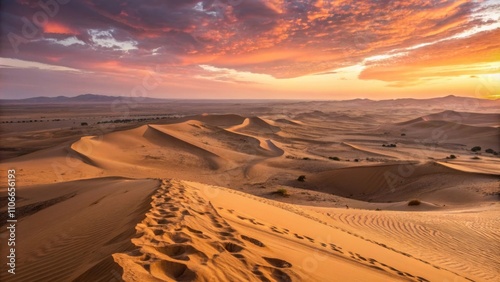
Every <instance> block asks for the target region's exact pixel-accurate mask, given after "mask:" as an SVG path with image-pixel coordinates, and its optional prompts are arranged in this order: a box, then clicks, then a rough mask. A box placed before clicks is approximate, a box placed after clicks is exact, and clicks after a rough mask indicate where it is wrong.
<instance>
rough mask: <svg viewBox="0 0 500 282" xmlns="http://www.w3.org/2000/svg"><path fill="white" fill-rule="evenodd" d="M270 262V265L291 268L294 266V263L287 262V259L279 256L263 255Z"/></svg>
mask: <svg viewBox="0 0 500 282" xmlns="http://www.w3.org/2000/svg"><path fill="white" fill-rule="evenodd" d="M262 258H263V259H265V260H266V261H267V263H269V264H270V265H272V266H274V267H278V268H290V267H292V264H291V263H289V262H287V261H286V260H282V259H279V258H268V257H262Z"/></svg>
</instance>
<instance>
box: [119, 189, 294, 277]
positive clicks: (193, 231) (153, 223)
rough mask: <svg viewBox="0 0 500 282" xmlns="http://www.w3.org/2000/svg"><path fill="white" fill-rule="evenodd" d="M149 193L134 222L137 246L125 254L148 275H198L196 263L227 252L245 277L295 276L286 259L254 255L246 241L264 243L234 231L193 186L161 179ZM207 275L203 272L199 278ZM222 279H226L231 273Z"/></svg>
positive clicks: (209, 262) (210, 264)
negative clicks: (143, 209)
mask: <svg viewBox="0 0 500 282" xmlns="http://www.w3.org/2000/svg"><path fill="white" fill-rule="evenodd" d="M152 198H153V201H152V203H151V205H152V209H151V210H150V211H149V212H148V213H147V214H146V218H145V219H144V220H143V221H142V222H141V223H139V224H138V225H137V226H136V229H137V233H138V234H137V238H135V239H133V240H132V242H133V243H134V244H135V245H136V246H137V247H138V249H136V250H134V251H132V252H129V253H128V254H127V255H128V256H129V257H131V258H133V260H134V262H135V263H137V264H139V265H141V266H142V267H143V268H144V269H145V270H146V271H147V272H149V273H150V274H151V275H152V276H153V277H155V278H157V279H160V280H164V281H193V280H197V276H199V275H203V274H200V273H202V272H203V271H201V272H200V271H198V270H199V269H200V268H203V267H206V268H208V269H214V268H216V263H217V261H218V258H219V256H222V255H223V254H227V253H229V254H231V255H232V256H233V257H234V258H236V259H237V260H238V261H240V262H241V263H242V264H243V265H244V266H245V267H241V265H237V264H235V265H233V266H232V267H234V268H235V269H236V270H237V271H240V272H241V269H248V273H247V275H248V277H247V278H248V279H251V280H256V279H258V280H260V281H292V278H293V277H295V276H296V275H295V273H294V272H293V270H292V265H291V264H290V263H289V262H287V261H285V260H282V259H279V258H273V257H266V256H259V255H258V254H256V253H254V252H252V251H251V250H250V249H247V248H246V244H253V245H255V246H258V247H261V248H268V247H267V246H265V244H264V243H263V242H261V241H259V240H257V239H255V238H252V237H249V236H246V235H243V234H239V233H238V232H237V231H236V230H235V229H233V228H232V227H231V226H230V225H229V224H228V223H227V222H226V221H225V220H224V219H223V218H222V217H221V216H220V215H219V214H218V213H217V211H216V209H215V208H214V207H213V206H212V204H211V203H210V202H206V201H205V200H204V199H203V198H201V197H199V196H198V194H197V192H196V191H194V190H193V191H191V190H190V191H186V189H185V187H184V186H183V184H182V183H180V182H177V181H171V180H163V182H162V185H161V187H160V188H159V190H158V191H157V192H156V194H155V195H154V196H153V197H152ZM207 218H208V219H209V220H207ZM197 228H199V229H203V230H207V231H209V232H204V231H202V230H198V229H197ZM196 246H210V248H208V249H210V251H207V248H205V247H203V248H202V247H200V249H203V250H204V251H201V250H199V249H197V248H196ZM248 257H250V258H251V260H248V259H247V258H248ZM229 267H231V265H230V266H229ZM193 268H196V270H197V271H195V270H194V269H193ZM204 273H210V272H204ZM209 278H211V277H204V280H208V279H209ZM219 278H221V277H219ZM222 278H225V280H231V279H230V277H222ZM132 279H134V278H132ZM211 279H214V278H213V277H212V278H211ZM202 280H203V279H202Z"/></svg>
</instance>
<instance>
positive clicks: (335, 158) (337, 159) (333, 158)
mask: <svg viewBox="0 0 500 282" xmlns="http://www.w3.org/2000/svg"><path fill="white" fill-rule="evenodd" d="M329 159H330V160H334V161H340V159H339V158H338V157H330V158H329Z"/></svg>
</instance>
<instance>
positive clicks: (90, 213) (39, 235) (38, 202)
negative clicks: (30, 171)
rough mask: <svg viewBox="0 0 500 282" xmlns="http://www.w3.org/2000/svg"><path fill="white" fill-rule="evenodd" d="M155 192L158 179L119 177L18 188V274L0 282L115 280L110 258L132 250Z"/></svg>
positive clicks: (117, 270)
mask: <svg viewBox="0 0 500 282" xmlns="http://www.w3.org/2000/svg"><path fill="white" fill-rule="evenodd" d="M157 187H158V181H156V180H131V179H123V178H101V179H91V180H81V181H76V182H64V183H60V184H50V185H38V186H31V187H20V188H19V190H18V197H19V198H20V199H23V200H22V201H19V202H18V207H17V211H18V214H17V215H18V219H19V220H18V223H17V242H19V244H18V246H17V248H16V255H17V257H18V258H19V259H18V262H17V269H18V272H17V274H16V275H15V276H11V275H10V274H9V273H7V272H6V271H5V272H4V271H2V272H1V273H0V280H2V281H23V282H24V281H111V280H112V279H116V280H119V279H120V277H121V273H122V269H121V268H120V267H118V266H117V265H116V264H115V263H114V262H113V259H112V257H111V255H112V254H113V253H116V252H121V251H126V250H130V248H131V247H132V244H131V242H130V238H131V237H132V236H133V234H134V232H135V230H134V226H135V224H136V223H137V222H139V221H140V220H142V218H143V217H144V213H145V212H146V211H147V209H148V208H149V202H150V200H149V199H150V198H149V195H151V193H152V192H153V191H155V190H156V189H157ZM2 209H4V208H2ZM49 223H50V224H49ZM2 232H3V233H4V232H5V231H3V230H2ZM1 250H2V251H1V254H2V257H4V254H5V252H6V248H1ZM7 279H8V280H7Z"/></svg>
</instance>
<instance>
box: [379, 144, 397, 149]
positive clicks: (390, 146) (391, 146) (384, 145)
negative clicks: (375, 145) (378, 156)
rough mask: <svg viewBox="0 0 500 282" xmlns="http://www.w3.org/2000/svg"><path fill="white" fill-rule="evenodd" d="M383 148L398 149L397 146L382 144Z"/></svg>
mask: <svg viewBox="0 0 500 282" xmlns="http://www.w3.org/2000/svg"><path fill="white" fill-rule="evenodd" d="M382 147H389V148H396V147H397V146H396V144H387V145H386V144H382Z"/></svg>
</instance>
